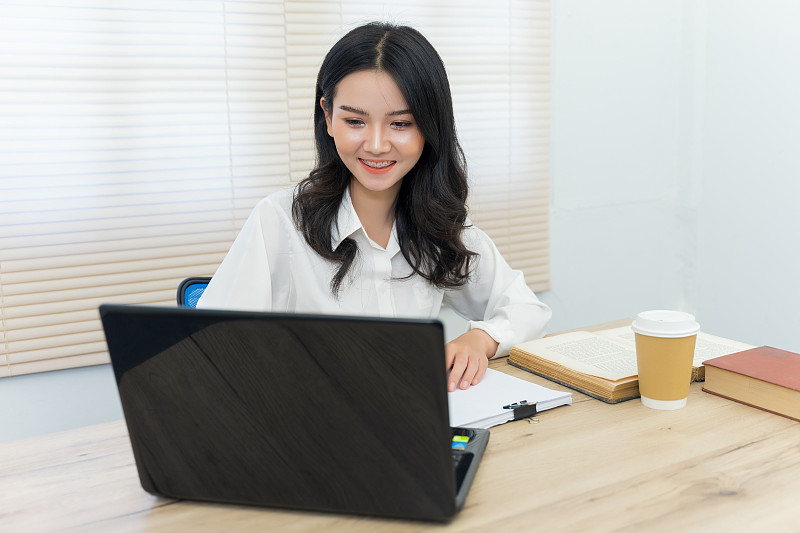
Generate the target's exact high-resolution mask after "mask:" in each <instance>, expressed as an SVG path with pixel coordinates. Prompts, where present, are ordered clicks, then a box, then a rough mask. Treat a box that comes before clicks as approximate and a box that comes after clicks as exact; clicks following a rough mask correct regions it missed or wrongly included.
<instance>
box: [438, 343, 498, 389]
mask: <svg viewBox="0 0 800 533" xmlns="http://www.w3.org/2000/svg"><path fill="white" fill-rule="evenodd" d="M497 346H498V344H497V341H495V340H494V339H493V338H492V337H491V336H489V334H488V333H486V332H485V331H483V330H482V329H473V330H471V331H468V332H466V333H464V334H463V335H460V336H459V337H456V338H455V339H453V340H452V341H450V342H448V343H447V345H446V346H445V350H444V355H445V362H446V364H447V369H448V370H450V374H449V377H448V380H447V390H448V391H450V392H453V391H454V390H456V388H461V389H467V388H469V386H470V385H477V384H478V383H479V382H480V381H481V379H483V375H484V374H486V369H487V368H489V358H490V357H491V356H493V355H494V354H495V352H496V351H497Z"/></svg>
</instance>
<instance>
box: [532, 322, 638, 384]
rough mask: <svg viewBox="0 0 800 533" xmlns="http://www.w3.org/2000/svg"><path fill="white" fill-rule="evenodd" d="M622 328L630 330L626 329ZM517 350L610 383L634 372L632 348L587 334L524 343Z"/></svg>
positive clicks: (578, 333)
mask: <svg viewBox="0 0 800 533" xmlns="http://www.w3.org/2000/svg"><path fill="white" fill-rule="evenodd" d="M625 328H627V329H628V330H629V331H630V327H628V326H626V327H625ZM620 329H622V328H620ZM609 331H610V330H609ZM519 348H520V349H522V350H524V351H526V352H530V353H532V354H534V355H537V356H539V357H541V358H543V359H548V360H550V361H553V362H554V363H558V364H559V365H561V366H565V367H567V368H571V369H573V370H576V371H578V372H583V373H584V374H589V375H591V376H598V377H601V378H605V379H610V380H612V381H616V380H619V379H623V378H627V377H631V376H636V373H637V371H636V350H635V349H634V348H633V347H632V346H630V345H628V344H626V343H624V342H620V341H619V340H615V339H613V338H610V337H604V336H600V335H596V334H594V333H589V332H588V331H573V332H571V333H563V334H561V335H555V336H553V337H545V338H543V339H538V340H535V341H528V342H524V343H522V344H520V345H519Z"/></svg>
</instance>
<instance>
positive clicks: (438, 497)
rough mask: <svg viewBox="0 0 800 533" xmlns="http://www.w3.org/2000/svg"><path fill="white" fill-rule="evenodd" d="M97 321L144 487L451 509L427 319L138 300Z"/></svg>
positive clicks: (334, 505) (384, 509)
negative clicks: (172, 305) (141, 303)
mask: <svg viewBox="0 0 800 533" xmlns="http://www.w3.org/2000/svg"><path fill="white" fill-rule="evenodd" d="M101 315H102V317H103V323H104V327H105V330H106V338H107V342H108V344H109V350H110V353H111V354H112V362H113V365H114V369H115V374H116V375H117V381H118V386H119V392H120V397H121V401H122V405H123V409H124V412H125V418H126V421H127V424H128V429H129V433H130V435H131V443H132V446H133V451H134V455H135V458H136V463H137V467H138V468H139V474H140V478H141V481H142V485H143V486H144V488H145V489H146V490H147V491H149V492H152V493H154V494H159V495H164V496H170V497H175V498H187V499H200V500H211V501H224V502H234V503H252V504H259V505H272V506H281V507H294V508H303V509H318V510H332V511H340V512H341V511H344V512H352V513H364V514H377V515H387V516H400V517H415V518H427V519H446V518H449V517H451V516H452V515H453V514H454V513H455V499H454V495H455V488H454V476H453V470H452V466H451V464H450V451H449V440H450V436H451V434H450V429H449V422H448V413H447V400H446V391H445V388H444V383H445V375H444V374H445V369H444V365H443V362H442V358H443V346H444V341H443V333H442V326H441V324H440V323H438V322H435V321H431V322H422V321H392V320H370V319H358V318H338V319H336V318H332V317H326V318H324V319H323V318H320V317H308V316H302V315H266V314H257V313H233V312H215V311H205V310H196V309H169V310H166V309H164V310H160V309H158V308H145V307H138V306H137V307H127V306H124V307H123V306H103V307H102V308H101ZM175 332H179V333H178V334H177V335H176V334H175ZM142 336H145V337H151V338H147V339H143V338H142ZM152 336H156V337H158V339H155V338H152Z"/></svg>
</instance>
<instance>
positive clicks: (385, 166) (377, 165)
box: [358, 158, 397, 174]
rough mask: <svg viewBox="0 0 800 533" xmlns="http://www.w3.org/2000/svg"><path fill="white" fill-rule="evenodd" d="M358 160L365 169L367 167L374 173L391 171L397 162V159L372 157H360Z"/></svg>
mask: <svg viewBox="0 0 800 533" xmlns="http://www.w3.org/2000/svg"><path fill="white" fill-rule="evenodd" d="M358 161H359V162H360V163H361V165H362V166H363V167H364V168H365V169H367V171H368V172H371V173H372V174H383V173H384V172H389V170H390V169H391V168H392V167H393V166H394V164H395V163H397V161H372V160H370V159H361V158H359V159H358Z"/></svg>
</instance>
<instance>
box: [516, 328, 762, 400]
mask: <svg viewBox="0 0 800 533" xmlns="http://www.w3.org/2000/svg"><path fill="white" fill-rule="evenodd" d="M752 347H753V346H751V345H749V344H745V343H743V342H737V341H732V340H728V339H723V338H722V337H715V336H714V335H709V334H708V333H703V332H700V333H698V334H697V344H696V346H695V353H694V361H693V363H692V366H693V368H692V381H703V380H704V379H705V369H704V367H703V361H705V360H706V359H711V358H712V357H719V356H721V355H726V354H729V353H734V352H740V351H742V350H749V349H750V348H752ZM508 362H509V363H510V364H512V365H514V366H517V367H519V368H522V369H523V370H528V371H529V372H533V373H534V374H538V375H540V376H542V377H545V378H547V379H550V380H552V381H555V382H557V383H561V384H562V385H566V386H567V387H570V388H573V389H575V390H577V391H580V392H583V393H584V394H588V395H589V396H592V397H594V398H597V399H598V400H603V401H604V402H608V403H616V402H621V401H625V400H630V399H632V398H636V397H638V396H639V380H638V376H637V370H636V344H635V341H634V334H633V331H632V330H631V328H630V326H622V327H619V328H613V329H606V330H602V331H597V332H594V333H592V332H588V331H572V332H569V333H562V334H560V335H552V336H549V337H544V338H542V339H538V340H535V341H528V342H523V343H521V344H518V345H517V346H514V347H513V348H512V349H511V354H510V355H509V358H508Z"/></svg>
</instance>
